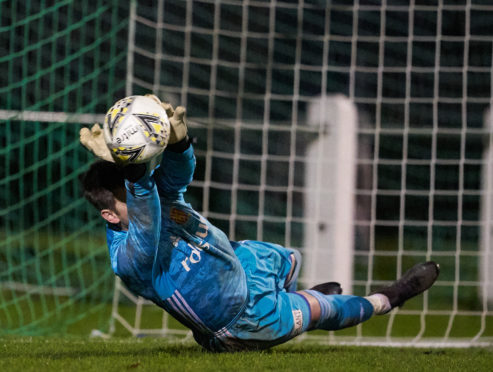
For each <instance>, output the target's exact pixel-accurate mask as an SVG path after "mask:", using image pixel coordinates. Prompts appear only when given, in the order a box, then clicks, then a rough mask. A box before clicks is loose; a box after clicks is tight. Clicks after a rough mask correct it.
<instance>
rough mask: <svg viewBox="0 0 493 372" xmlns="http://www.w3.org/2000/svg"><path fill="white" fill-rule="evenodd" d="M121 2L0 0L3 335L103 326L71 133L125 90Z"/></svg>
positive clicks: (102, 262) (107, 306) (99, 254)
mask: <svg viewBox="0 0 493 372" xmlns="http://www.w3.org/2000/svg"><path fill="white" fill-rule="evenodd" d="M119 3H120V2H119V1H116V0H115V1H104V2H103V1H93V2H80V1H68V0H61V1H0V14H1V23H0V45H1V52H0V102H1V104H0V138H1V146H0V164H1V165H0V188H1V192H0V335H4V334H19V335H26V334H28V335H33V334H47V333H58V334H60V333H64V332H76V333H80V332H83V333H87V327H88V326H89V327H93V328H100V327H103V329H104V327H105V326H106V328H107V324H108V320H109V315H110V313H111V300H112V293H113V291H112V289H113V275H112V273H111V269H110V268H109V267H108V262H107V252H106V249H105V242H104V235H103V229H102V226H101V225H100V222H99V221H98V220H97V218H96V216H95V215H94V212H93V211H92V209H90V208H89V207H88V206H87V203H85V201H84V200H83V199H82V198H81V197H80V190H79V188H78V180H77V177H78V175H79V174H80V173H81V172H83V171H84V170H86V169H87V166H88V164H89V162H90V160H91V157H90V156H89V154H87V153H86V152H85V151H83V150H82V149H81V148H80V145H79V144H78V132H79V129H80V125H81V124H85V125H89V124H92V123H94V122H95V121H98V120H100V116H101V115H98V114H100V113H103V112H105V110H106V109H107V107H109V105H111V104H112V103H113V102H114V100H115V97H116V96H119V95H123V94H124V93H125V81H124V79H121V78H119V76H121V75H122V71H123V75H124V72H125V70H126V59H127V50H126V43H125V41H126V40H127V35H128V9H126V10H125V9H122V7H121V6H120V5H119ZM98 227H99V228H98ZM94 231H98V232H100V233H98V234H95V233H94Z"/></svg>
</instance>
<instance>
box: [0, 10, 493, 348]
mask: <svg viewBox="0 0 493 372" xmlns="http://www.w3.org/2000/svg"><path fill="white" fill-rule="evenodd" d="M0 4H1V6H2V9H1V14H2V24H1V27H0V38H1V41H2V45H7V46H8V48H7V53H5V54H3V55H1V56H0V62H1V64H0V66H1V69H2V72H3V73H2V74H0V79H1V84H0V91H1V93H3V94H2V95H0V100H1V102H2V109H4V110H3V111H1V112H0V114H1V115H3V122H2V125H1V126H0V130H1V131H2V133H0V134H1V136H2V138H5V139H6V141H5V147H4V148H2V149H0V160H1V161H2V164H4V166H3V168H2V169H1V170H0V172H2V173H1V176H2V177H1V182H2V183H3V186H4V189H5V190H6V191H5V192H3V193H2V194H1V195H0V198H2V210H1V212H0V213H1V214H2V234H3V235H4V236H3V237H2V240H1V242H0V244H1V248H0V265H2V266H1V270H0V283H1V286H2V287H1V292H0V293H1V296H2V298H1V299H0V314H1V318H0V319H1V321H2V331H5V330H7V332H12V333H35V332H38V333H41V332H47V331H48V330H50V329H53V328H54V327H57V328H60V329H66V328H67V327H68V326H69V324H70V323H73V322H75V321H76V320H78V319H80V318H83V317H85V318H88V316H89V315H90V314H91V311H93V313H94V314H97V316H96V317H97V318H98V319H99V322H100V323H104V320H105V319H107V317H108V315H109V313H108V311H109V306H110V300H111V296H112V290H111V288H112V280H111V274H110V272H109V270H110V269H109V264H108V258H107V253H106V249H105V248H104V245H105V243H104V236H103V233H102V232H101V234H94V233H93V231H94V229H96V228H100V229H101V231H102V226H100V225H99V223H98V222H97V216H96V215H95V213H94V212H93V211H91V210H90V209H89V208H90V207H89V206H86V204H84V203H83V202H82V200H81V199H80V198H79V195H78V187H77V175H78V174H79V173H80V172H82V171H83V170H85V167H86V166H87V163H88V161H89V160H90V157H89V156H88V154H86V153H85V152H83V151H82V150H81V149H79V147H78V145H77V133H78V130H79V128H80V127H79V126H78V125H74V124H70V122H78V123H83V122H86V123H89V122H91V120H90V118H89V117H86V116H80V114H98V113H103V112H105V110H106V108H107V107H109V106H110V105H111V104H112V103H113V102H114V101H115V100H116V99H117V98H121V97H122V96H124V95H128V94H143V93H148V92H149V91H152V92H154V93H155V94H157V95H159V96H160V97H162V98H164V99H167V100H169V101H171V102H172V103H173V104H183V105H185V106H186V107H187V109H188V116H189V118H190V127H191V133H192V135H194V136H195V137H196V138H197V143H196V146H195V147H196V150H197V151H196V154H197V171H196V174H195V181H194V183H193V184H192V186H191V187H190V190H189V192H188V194H187V201H189V202H191V204H192V205H193V206H194V207H195V208H196V209H197V210H198V211H201V212H202V213H203V214H204V215H205V216H206V217H208V218H209V219H210V220H211V221H212V222H213V223H214V224H216V225H217V226H218V227H220V228H221V229H223V230H224V231H225V232H226V233H227V234H229V236H230V237H231V239H236V240H241V239H259V240H267V241H272V242H276V243H280V244H282V245H286V246H290V247H294V248H299V249H300V250H301V252H302V253H303V251H304V250H305V248H306V247H304V246H303V241H304V236H303V235H304V233H305V230H306V229H305V226H306V224H308V223H313V221H314V219H313V218H311V217H310V216H305V214H304V211H303V208H304V195H305V194H306V193H310V192H311V191H313V190H310V189H308V188H307V187H306V184H305V180H304V176H303V175H304V173H305V170H306V168H307V166H308V163H310V162H312V161H313V159H308V158H307V157H306V150H307V146H308V145H309V144H310V143H313V141H315V140H316V139H317V138H320V136H323V135H325V134H326V130H327V127H325V126H324V125H323V123H320V124H319V125H315V126H313V125H309V123H308V119H307V112H308V108H309V106H310V104H311V103H314V102H318V101H319V99H320V97H322V98H326V97H330V96H332V95H337V94H343V95H345V96H347V97H349V99H350V100H351V101H352V102H354V104H355V106H356V108H357V110H358V117H359V123H358V132H357V138H358V153H357V162H356V175H357V180H356V189H355V190H354V200H355V203H356V212H355V220H354V221H355V222H354V235H355V244H354V267H353V268H352V269H353V272H354V277H353V288H352V289H348V288H345V290H346V292H353V293H355V294H358V295H363V294H366V293H368V291H370V290H371V289H374V288H375V287H378V286H380V285H382V284H386V283H389V282H390V281H392V280H394V279H395V278H396V277H399V276H400V275H401V274H402V272H403V271H404V270H405V269H406V268H408V267H409V266H410V265H412V264H413V263H415V262H417V261H422V260H425V259H434V260H436V261H438V262H439V263H440V264H441V267H442V274H441V276H440V279H439V281H438V283H437V285H436V286H435V287H434V288H432V290H431V291H430V292H429V293H428V294H426V295H424V296H420V297H419V298H417V299H414V300H412V301H410V302H409V303H408V304H406V307H404V308H403V309H402V310H399V311H398V312H393V313H392V314H391V315H387V316H382V317H375V318H374V319H372V320H370V321H369V322H367V323H365V324H364V325H362V326H358V327H356V328H352V329H349V330H345V331H341V332H337V333H329V334H327V333H322V334H317V333H315V334H313V333H312V334H311V336H310V337H313V338H318V339H322V340H324V341H328V342H346V341H348V342H352V343H364V342H367V341H368V342H369V341H371V340H377V341H378V342H384V343H386V344H398V342H399V340H401V338H405V340H406V342H407V343H408V344H409V343H411V344H418V343H419V342H421V341H423V340H425V341H426V340H433V342H434V344H435V345H437V344H440V343H444V342H450V341H454V340H466V341H465V342H467V343H468V344H469V345H470V344H480V343H481V342H491V338H492V337H493V314H492V309H491V306H492V305H491V303H490V304H489V303H488V300H487V296H485V294H486V293H487V292H486V289H487V288H489V287H487V286H488V285H489V286H491V278H490V279H489V282H487V281H485V280H484V278H482V277H481V270H480V267H481V265H480V264H481V261H483V262H484V261H488V259H490V257H492V256H493V255H492V254H491V253H489V252H490V251H491V250H490V248H489V244H487V245H486V247H485V248H484V249H482V248H481V232H482V227H484V226H490V224H491V217H489V216H488V215H487V214H485V215H481V205H482V204H483V203H482V201H483V200H484V199H483V198H484V197H485V196H488V195H490V194H491V191H490V189H491V185H489V184H488V182H490V183H491V181H488V182H485V184H486V186H485V188H484V189H483V188H482V173H484V172H485V171H487V170H488V169H489V167H487V166H486V165H488V164H490V165H491V161H490V160H491V159H490V158H491V156H489V157H484V150H485V149H486V148H487V147H489V146H487V145H486V144H489V143H490V142H491V133H490V126H489V124H488V125H487V126H485V125H484V113H485V110H486V109H487V108H488V107H489V106H490V104H491V87H492V84H491V81H492V68H493V67H492V66H493V65H492V63H493V61H492V43H491V37H492V31H491V27H490V21H489V20H490V19H491V16H492V13H493V7H492V6H491V5H484V4H483V2H481V1H473V0H464V1H462V2H460V4H458V3H457V2H451V1H447V0H436V1H420V0H399V1H392V2H386V1H383V2H375V1H371V0H360V1H353V2H347V1H342V0H333V1H331V2H319V1H303V2H289V1H236V0H229V1H212V0H211V1H209V0H204V1H200V0H199V1H191V0H190V1H180V0H176V1H162V0H159V1H158V0H155V1H150V2H149V1H134V2H131V6H130V7H129V8H128V7H127V6H125V5H123V4H119V3H118V2H117V1H113V2H108V1H96V2H91V4H80V2H76V1H58V2H50V1H26V2H22V4H21V3H20V2H6V1H2V2H0ZM127 56H128V59H127ZM127 64H128V68H127ZM123 77H126V79H123ZM19 111H22V112H19ZM13 112H15V115H14V114H13ZM29 112H34V113H35V115H34V116H36V115H37V116H39V117H40V118H45V119H43V120H42V121H36V120H34V119H32V117H33V115H31V114H30V115H28V113H29ZM47 113H48V114H47ZM50 113H52V114H53V115H51V114H50ZM63 113H74V114H75V115H71V114H69V115H66V114H63ZM77 114H78V115H77ZM27 116H29V118H27ZM91 118H92V117H91ZM339 125H342V126H343V125H344V123H342V124H339ZM327 161H329V160H327ZM483 181H484V180H483ZM488 200H489V199H488ZM312 217H313V216H312ZM88 221H89V222H88ZM97 226H100V227H97ZM485 241H486V242H489V238H487V239H485ZM307 275H308V274H307V272H306V269H305V270H304V272H302V277H301V282H302V283H301V284H302V285H303V280H304V277H306V276H307ZM486 278H488V276H486ZM114 300H115V301H114V304H115V306H114V308H113V310H114V312H113V317H112V319H113V321H114V322H113V326H114V327H113V331H115V329H116V331H118V327H119V326H120V325H121V324H123V325H124V327H125V328H126V329H128V330H130V331H131V332H132V333H133V334H140V333H153V332H155V333H161V334H173V333H180V334H181V333H183V332H185V331H184V330H183V329H182V328H180V326H179V325H177V324H176V323H175V322H174V321H173V320H172V319H169V318H167V317H166V316H164V317H163V315H162V312H161V311H160V310H159V309H157V308H156V307H146V306H145V301H143V300H142V299H137V298H134V297H133V296H131V295H130V294H129V293H127V292H125V289H121V291H120V286H119V283H117V291H116V296H115V297H114ZM135 304H136V305H135ZM54 319H57V320H58V319H63V321H60V322H57V324H56V325H54V324H55V322H54ZM4 322H5V324H6V325H7V326H6V327H3V324H4Z"/></svg>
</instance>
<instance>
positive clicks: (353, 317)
mask: <svg viewBox="0 0 493 372" xmlns="http://www.w3.org/2000/svg"><path fill="white" fill-rule="evenodd" d="M439 272H440V270H439V266H438V264H436V263H435V262H425V263H420V264H417V265H415V266H414V267H412V268H411V269H409V270H408V271H407V272H406V273H405V274H404V275H403V276H402V278H401V279H399V280H397V281H395V282H394V283H393V284H391V285H390V286H388V287H384V288H382V289H380V290H377V291H375V292H374V293H373V294H371V295H369V296H367V297H358V296H344V295H325V294H323V293H321V292H319V291H316V290H306V291H301V292H298V293H299V294H301V295H302V296H303V297H305V299H306V300H307V302H308V303H309V306H310V311H311V324H310V329H325V330H338V329H342V328H346V327H350V326H354V325H356V324H359V323H361V322H364V321H365V320H368V319H369V318H370V317H371V316H372V315H373V314H377V315H381V314H385V313H387V312H389V311H390V310H392V309H393V308H394V307H397V306H402V305H403V304H404V302H405V301H407V300H409V299H410V298H412V297H415V296H417V295H418V294H420V293H422V292H424V291H425V290H427V289H428V288H430V287H431V286H432V285H433V283H434V282H435V281H436V279H437V278H438V274H439Z"/></svg>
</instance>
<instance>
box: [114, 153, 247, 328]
mask: <svg viewBox="0 0 493 372" xmlns="http://www.w3.org/2000/svg"><path fill="white" fill-rule="evenodd" d="M194 169H195V156H194V154H193V148H192V146H190V147H189V148H188V149H187V150H186V151H185V152H183V153H175V152H171V151H165V152H164V154H163V160H162V162H161V165H160V167H159V168H158V169H157V170H156V171H155V172H154V174H153V175H152V177H150V178H149V177H144V178H142V179H141V180H139V181H138V182H137V183H134V184H131V183H128V182H127V183H126V187H127V208H128V217H129V227H128V231H119V230H117V229H116V228H115V227H114V226H108V228H107V242H108V247H109V252H110V258H111V265H112V268H113V271H114V272H115V274H116V275H118V276H119V277H120V278H121V279H122V281H123V282H124V283H125V285H126V286H127V287H128V288H129V289H130V290H131V291H132V292H133V293H135V294H137V295H140V296H142V297H145V298H147V299H149V300H151V301H153V302H154V303H156V304H157V305H158V306H160V307H162V308H164V309H165V310H166V311H168V312H169V313H170V314H171V315H173V316H174V317H175V318H176V319H178V320H179V321H180V322H181V323H183V324H184V325H185V326H187V327H189V328H191V329H192V330H193V331H195V332H200V333H203V334H204V333H205V334H220V333H221V331H222V330H223V329H224V328H225V327H226V326H228V325H229V324H230V323H232V322H233V321H234V320H235V319H236V318H237V317H238V316H239V315H240V313H241V312H242V310H243V309H244V308H245V306H246V302H247V281H246V277H245V272H244V270H243V268H242V266H241V264H240V262H239V260H238V258H237V256H236V255H235V251H234V249H233V245H234V246H235V247H236V246H237V245H236V244H233V245H232V244H231V242H230V241H229V239H228V238H227V236H226V235H225V234H224V233H223V232H222V231H221V230H219V229H217V228H216V227H214V226H213V225H212V224H211V223H209V221H207V220H206V219H205V218H204V217H203V216H201V215H200V214H199V213H197V212H196V211H194V210H193V209H192V207H191V206H190V205H189V204H188V203H185V201H184V198H183V193H184V192H185V191H186V188H187V186H188V185H189V184H190V182H191V181H192V176H193V172H194Z"/></svg>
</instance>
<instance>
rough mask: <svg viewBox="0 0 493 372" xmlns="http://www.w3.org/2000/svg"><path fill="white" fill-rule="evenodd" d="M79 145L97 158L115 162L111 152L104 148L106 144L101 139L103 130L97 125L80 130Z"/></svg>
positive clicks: (102, 138)
mask: <svg viewBox="0 0 493 372" xmlns="http://www.w3.org/2000/svg"><path fill="white" fill-rule="evenodd" d="M79 136H80V138H79V139H80V143H81V144H82V145H83V146H84V147H85V148H86V149H88V150H89V151H90V152H92V153H93V154H94V155H96V156H97V157H98V158H100V159H102V160H106V161H110V162H112V163H114V162H115V160H114V159H113V156H111V152H110V150H109V149H108V147H107V146H106V142H105V141H104V137H103V130H102V129H101V127H100V126H99V124H98V123H96V124H94V125H93V126H92V128H91V129H90V130H89V128H82V129H81V130H80V132H79Z"/></svg>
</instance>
